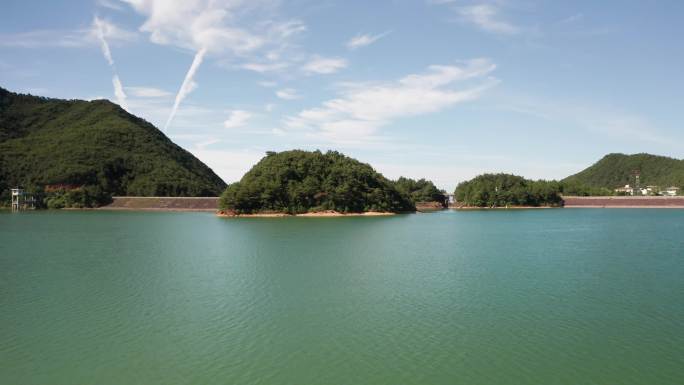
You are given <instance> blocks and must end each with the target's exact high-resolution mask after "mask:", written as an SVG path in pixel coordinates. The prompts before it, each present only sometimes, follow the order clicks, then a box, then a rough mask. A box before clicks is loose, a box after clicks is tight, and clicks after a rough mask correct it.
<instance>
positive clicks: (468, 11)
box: [456, 4, 520, 35]
mask: <svg viewBox="0 0 684 385" xmlns="http://www.w3.org/2000/svg"><path fill="white" fill-rule="evenodd" d="M456 12H457V13H458V15H459V16H460V17H461V18H462V19H463V20H465V21H466V22H469V23H471V24H474V25H475V26H477V27H478V28H480V29H482V30H484V31H487V32H491V33H496V34H502V35H514V34H517V33H519V32H520V28H519V27H517V26H515V25H513V24H511V23H509V22H508V21H506V20H504V19H503V18H502V17H501V15H500V9H499V7H498V6H496V5H493V4H477V5H470V6H465V7H458V8H456Z"/></svg>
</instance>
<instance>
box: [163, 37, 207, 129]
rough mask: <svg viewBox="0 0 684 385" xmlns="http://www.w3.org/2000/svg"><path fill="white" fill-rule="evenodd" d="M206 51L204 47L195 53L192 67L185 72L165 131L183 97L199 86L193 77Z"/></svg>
mask: <svg viewBox="0 0 684 385" xmlns="http://www.w3.org/2000/svg"><path fill="white" fill-rule="evenodd" d="M206 52H207V50H206V48H202V49H200V50H199V51H197V53H196V54H195V58H194V59H193V60H192V64H191V65H190V69H188V73H187V74H185V79H183V84H181V86H180V89H179V90H178V94H176V100H175V102H174V103H173V108H172V109H171V114H169V118H168V119H167V120H166V124H165V125H164V131H166V129H167V128H169V125H170V124H171V121H172V120H173V118H174V117H175V116H176V112H178V106H179V105H180V103H181V102H182V101H183V99H185V97H186V96H188V94H190V93H191V92H192V91H193V90H194V89H195V87H197V84H196V83H195V81H194V80H193V78H194V77H195V73H196V72H197V69H198V68H199V66H200V64H202V60H203V59H204V54H205V53H206Z"/></svg>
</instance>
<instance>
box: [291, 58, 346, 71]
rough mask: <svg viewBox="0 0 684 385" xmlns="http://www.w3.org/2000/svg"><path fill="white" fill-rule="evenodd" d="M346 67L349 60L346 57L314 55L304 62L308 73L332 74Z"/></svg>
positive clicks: (304, 67)
mask: <svg viewBox="0 0 684 385" xmlns="http://www.w3.org/2000/svg"><path fill="white" fill-rule="evenodd" d="M345 67H347V61H346V60H345V59H342V58H338V57H334V58H325V57H321V56H314V57H313V58H311V60H309V62H307V63H305V64H304V66H303V67H302V69H303V70H304V72H306V73H316V74H332V73H335V72H337V71H339V70H341V69H342V68H345Z"/></svg>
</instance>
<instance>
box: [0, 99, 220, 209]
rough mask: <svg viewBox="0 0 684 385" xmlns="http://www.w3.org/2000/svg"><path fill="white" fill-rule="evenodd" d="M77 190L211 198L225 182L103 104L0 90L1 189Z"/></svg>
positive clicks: (145, 126) (156, 134)
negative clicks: (59, 187) (51, 187)
mask: <svg viewBox="0 0 684 385" xmlns="http://www.w3.org/2000/svg"><path fill="white" fill-rule="evenodd" d="M14 185H23V186H25V187H29V188H33V189H34V190H37V191H39V190H42V188H43V187H44V186H45V185H67V186H69V187H67V188H68V189H73V188H74V186H83V188H85V189H86V190H88V189H89V190H88V191H95V193H96V194H98V195H102V196H108V195H140V196H216V195H218V194H220V193H221V191H223V189H224V188H225V186H226V185H225V183H224V182H223V181H222V180H221V178H219V177H218V176H217V175H216V174H215V173H214V172H213V171H212V170H211V169H210V168H209V167H207V166H206V165H205V164H203V163H202V162H201V161H200V160H199V159H197V158H195V157H194V156H193V155H192V154H190V153H189V152H188V151H186V150H184V149H182V148H181V147H179V146H177V145H176V144H174V143H173V142H171V140H169V139H168V138H167V137H166V136H165V135H164V134H163V133H162V132H161V131H159V130H158V129H157V128H155V127H154V126H153V125H152V124H150V123H148V122H146V121H145V120H143V119H140V118H138V117H135V116H133V115H131V114H129V113H128V112H126V111H124V110H123V109H121V108H120V107H119V106H118V105H116V104H113V103H111V102H109V101H106V100H96V101H91V102H87V101H81V100H60V99H48V98H42V97H36V96H31V95H20V94H16V93H12V92H9V91H7V90H5V89H2V88H0V189H1V190H2V194H3V195H5V194H6V190H7V188H9V187H10V186H14Z"/></svg>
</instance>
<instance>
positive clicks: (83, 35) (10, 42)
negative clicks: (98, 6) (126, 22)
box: [0, 19, 137, 48]
mask: <svg viewBox="0 0 684 385" xmlns="http://www.w3.org/2000/svg"><path fill="white" fill-rule="evenodd" d="M100 27H101V30H102V34H103V35H104V36H105V38H106V39H107V41H109V42H114V43H118V42H131V41H134V40H136V39H137V34H136V33H135V32H131V31H127V30H125V29H123V28H121V27H119V26H117V25H115V24H113V23H111V22H109V21H107V20H103V19H100ZM98 33H99V32H98V30H97V29H95V28H93V27H92V26H91V27H90V28H85V29H74V30H59V29H55V30H52V29H39V30H34V31H26V32H18V33H9V34H0V46H2V47H17V48H44V47H59V48H81V47H86V46H95V45H99V44H100V39H99V37H98Z"/></svg>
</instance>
